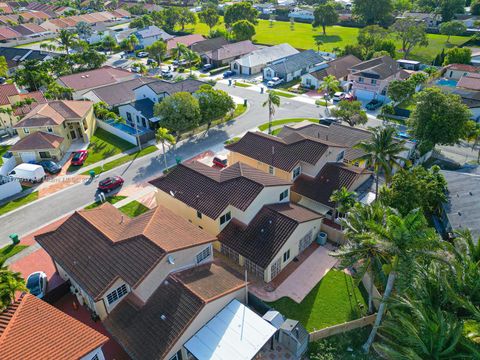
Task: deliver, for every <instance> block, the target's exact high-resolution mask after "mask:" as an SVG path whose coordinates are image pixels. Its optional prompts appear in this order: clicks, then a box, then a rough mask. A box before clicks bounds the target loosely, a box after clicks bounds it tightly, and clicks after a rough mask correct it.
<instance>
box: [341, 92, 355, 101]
mask: <svg viewBox="0 0 480 360" xmlns="http://www.w3.org/2000/svg"><path fill="white" fill-rule="evenodd" d="M343 100H345V101H356V100H357V97H356V96H355V95H353V94H347V95H345V97H344V98H343Z"/></svg>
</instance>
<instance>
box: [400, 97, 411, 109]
mask: <svg viewBox="0 0 480 360" xmlns="http://www.w3.org/2000/svg"><path fill="white" fill-rule="evenodd" d="M397 107H398V108H400V109H405V110H410V111H413V109H414V108H415V102H414V101H413V97H410V98H409V99H406V100H404V101H402V102H401V103H400V104H398V105H397Z"/></svg>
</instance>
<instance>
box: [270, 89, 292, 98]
mask: <svg viewBox="0 0 480 360" xmlns="http://www.w3.org/2000/svg"><path fill="white" fill-rule="evenodd" d="M271 91H272V92H273V93H275V94H276V95H278V96H281V97H285V98H294V97H295V96H297V95H296V94H290V93H286V92H283V91H278V90H271ZM268 92H270V91H268Z"/></svg>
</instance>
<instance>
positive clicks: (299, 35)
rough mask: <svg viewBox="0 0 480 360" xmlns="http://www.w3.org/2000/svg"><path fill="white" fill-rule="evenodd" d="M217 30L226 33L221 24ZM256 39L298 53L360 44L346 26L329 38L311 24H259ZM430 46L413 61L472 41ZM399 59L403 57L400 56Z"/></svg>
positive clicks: (434, 40)
mask: <svg viewBox="0 0 480 360" xmlns="http://www.w3.org/2000/svg"><path fill="white" fill-rule="evenodd" d="M217 28H222V29H224V25H223V24H220V25H219V26H217ZM255 30H256V33H257V34H256V35H255V37H254V40H256V41H257V43H259V44H266V45H276V44H281V43H285V42H287V43H290V45H292V46H294V47H296V48H299V49H316V45H315V39H316V38H320V39H321V40H322V41H323V45H322V46H321V47H320V50H323V51H332V50H333V49H335V48H344V47H345V45H349V44H356V43H357V35H358V30H359V29H357V28H350V27H343V26H329V27H327V35H325V36H324V35H322V31H321V29H320V28H319V29H314V28H313V27H312V25H310V24H302V23H296V24H295V27H294V30H293V31H292V30H290V22H286V21H276V22H274V23H273V27H270V21H268V20H259V22H258V25H256V27H255ZM190 31H192V32H195V33H198V34H202V35H207V34H208V33H209V29H208V27H207V26H206V25H205V24H203V23H200V22H199V23H197V24H196V25H195V27H194V28H191V29H190ZM428 40H429V45H428V46H427V47H422V48H415V49H414V51H412V54H411V58H412V59H413V60H419V61H423V62H428V63H429V62H431V61H432V60H433V59H434V58H435V56H436V55H437V54H438V53H440V52H441V51H442V48H444V47H445V48H448V47H452V46H455V45H461V44H463V43H465V42H467V41H468V40H469V38H468V37H464V36H452V37H451V38H450V44H447V37H446V36H445V35H436V34H428ZM396 43H397V49H400V42H398V41H396ZM398 57H401V54H399V56H398Z"/></svg>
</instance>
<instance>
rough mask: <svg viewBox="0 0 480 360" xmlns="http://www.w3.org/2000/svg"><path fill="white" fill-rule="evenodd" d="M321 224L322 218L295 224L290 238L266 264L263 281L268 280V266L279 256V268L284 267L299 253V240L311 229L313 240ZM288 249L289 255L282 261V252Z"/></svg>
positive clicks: (269, 274)
mask: <svg viewBox="0 0 480 360" xmlns="http://www.w3.org/2000/svg"><path fill="white" fill-rule="evenodd" d="M321 225H322V219H317V220H312V221H308V222H305V223H301V224H299V225H298V226H297V228H296V229H295V231H294V232H293V234H292V235H291V236H290V238H289V239H288V240H287V242H286V243H285V244H284V245H283V246H282V248H281V249H280V251H279V252H278V253H277V256H276V258H275V259H274V260H273V261H272V262H271V263H270V264H268V266H267V267H266V268H265V276H264V281H265V282H270V281H271V280H272V279H271V271H270V267H271V266H272V264H273V263H275V261H277V260H278V259H279V258H280V259H281V263H282V265H281V268H282V269H283V268H285V266H287V265H288V264H289V263H290V262H291V261H292V260H293V259H294V258H295V256H297V255H298V254H299V248H298V246H299V244H300V240H301V239H302V238H303V237H304V236H305V235H306V234H307V233H308V232H309V231H310V230H311V231H312V238H313V241H315V238H316V236H317V234H318V232H319V231H320V227H321ZM288 250H290V257H289V258H288V260H287V261H285V262H284V261H283V254H284V253H285V252H286V251H288Z"/></svg>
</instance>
